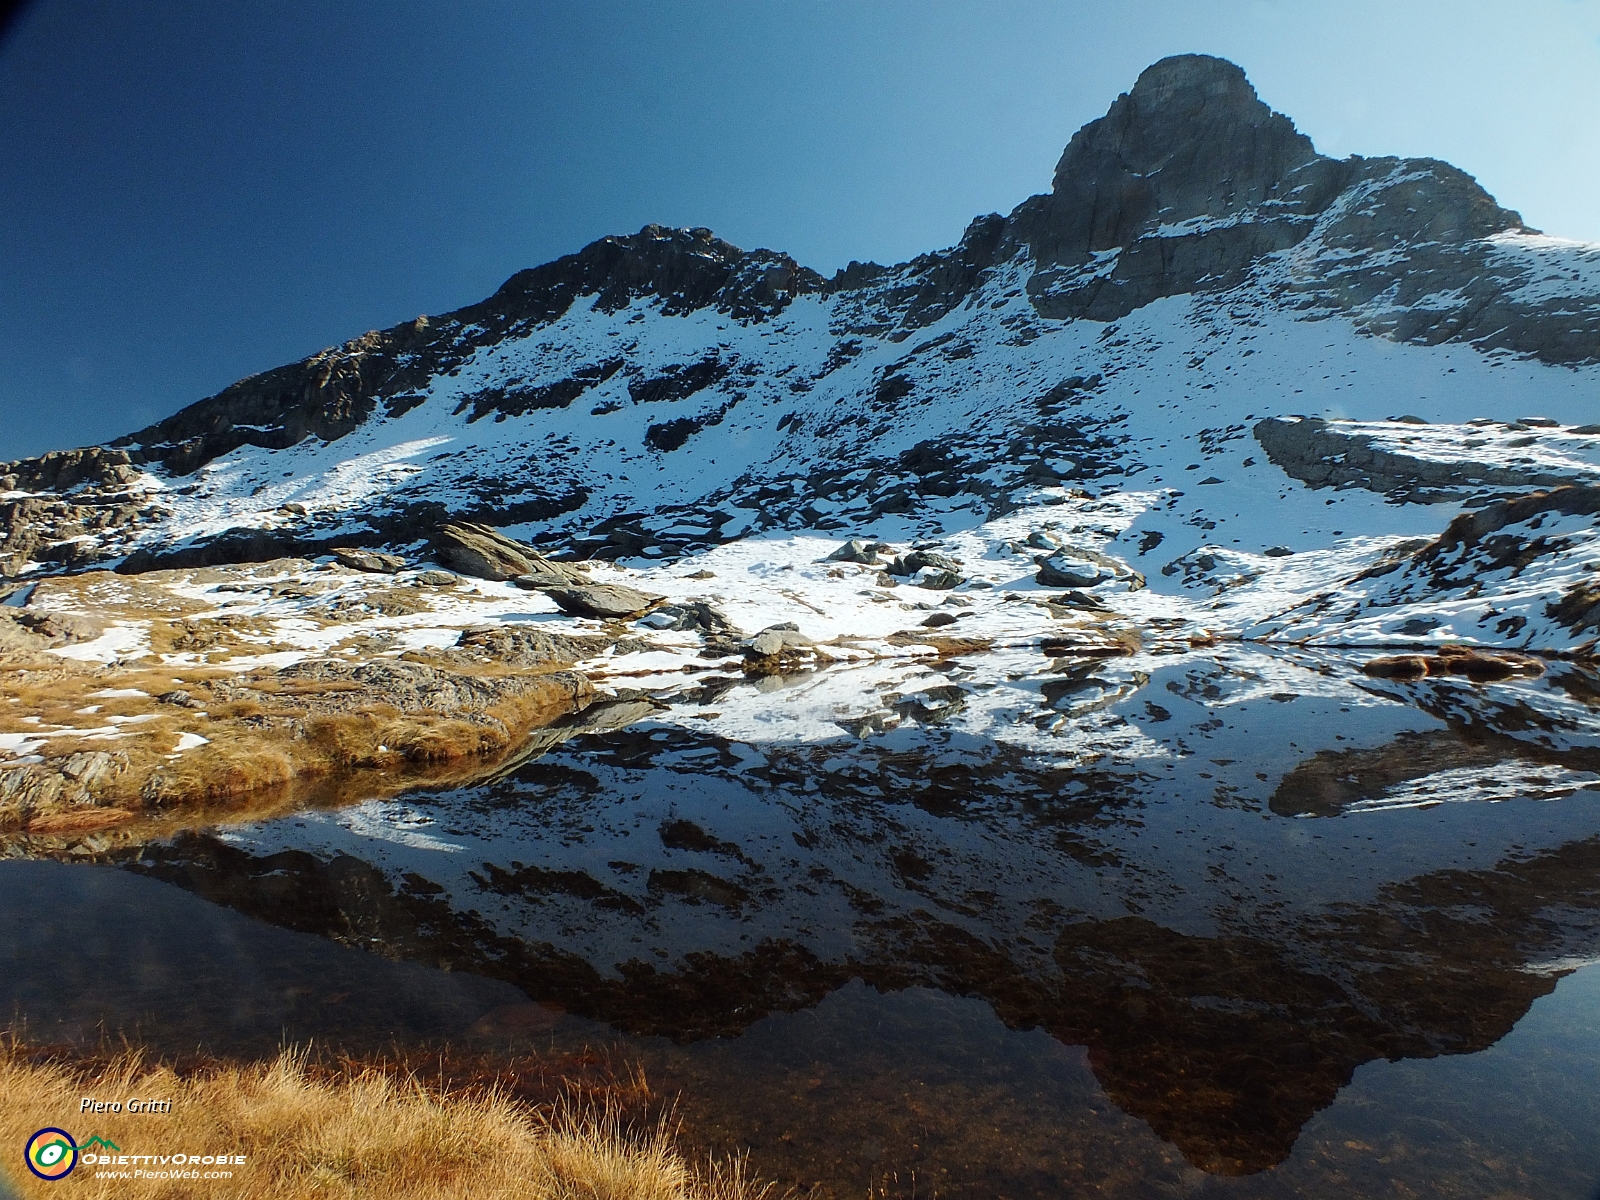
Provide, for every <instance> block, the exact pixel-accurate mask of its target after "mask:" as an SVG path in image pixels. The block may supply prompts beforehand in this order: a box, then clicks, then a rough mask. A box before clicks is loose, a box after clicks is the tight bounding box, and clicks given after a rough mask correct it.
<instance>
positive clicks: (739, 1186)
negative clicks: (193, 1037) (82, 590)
mask: <svg viewBox="0 0 1600 1200" xmlns="http://www.w3.org/2000/svg"><path fill="white" fill-rule="evenodd" d="M0 1094H3V1095H4V1096H5V1103H4V1105H3V1106H0V1145H5V1146H10V1147H18V1148H20V1147H21V1146H23V1145H24V1144H25V1143H26V1141H27V1139H28V1138H29V1136H30V1135H31V1134H32V1133H33V1132H34V1130H36V1129H39V1128H41V1127H46V1126H55V1127H59V1128H62V1129H65V1130H67V1131H69V1132H70V1133H71V1134H72V1136H73V1137H74V1139H75V1140H76V1141H78V1142H79V1143H82V1142H86V1141H88V1139H89V1138H91V1137H101V1138H105V1139H107V1140H109V1141H111V1142H114V1143H116V1145H117V1146H118V1147H119V1148H120V1150H121V1152H122V1153H123V1154H127V1155H136V1154H138V1155H143V1154H152V1155H162V1154H166V1155H171V1154H175V1153H177V1154H187V1153H190V1152H198V1153H200V1154H213V1155H215V1154H233V1155H238V1154H242V1155H244V1156H245V1157H246V1162H245V1163H244V1165H242V1166H239V1165H232V1166H229V1167H226V1168H221V1169H227V1170H231V1171H232V1172H233V1177H232V1178H231V1179H227V1180H217V1179H193V1180H174V1179H164V1180H162V1179H153V1180H152V1179H145V1180H128V1179H122V1178H110V1177H108V1176H107V1174H104V1173H103V1172H106V1173H108V1172H112V1171H130V1170H133V1169H134V1167H133V1166H132V1165H131V1164H130V1165H128V1166H123V1165H121V1164H117V1165H113V1166H106V1167H102V1166H100V1165H99V1164H88V1163H80V1165H79V1166H78V1167H77V1168H76V1169H75V1170H74V1171H73V1173H72V1177H71V1178H72V1183H71V1184H70V1185H68V1186H69V1187H70V1188H71V1190H72V1194H73V1195H77V1196H84V1197H93V1198H100V1197H106V1198H109V1197H113V1196H115V1197H122V1196H127V1195H139V1196H149V1197H159V1198H161V1200H188V1198H189V1197H195V1198H200V1197H212V1196H229V1197H235V1196H237V1197H284V1198H292V1197H302V1196H306V1197H309V1196H315V1197H319V1198H324V1197H325V1198H330V1200H332V1198H338V1200H344V1198H354V1197H375V1198H377V1197H381V1198H383V1200H453V1198H456V1197H460V1198H462V1200H465V1198H466V1197H473V1198H474V1200H478V1198H483V1200H493V1198H498V1197H508V1198H509V1197H519V1198H532V1200H760V1198H761V1197H766V1196H770V1195H771V1188H770V1186H767V1187H757V1186H754V1185H752V1184H751V1183H749V1182H747V1181H746V1180H745V1179H744V1178H743V1175H742V1172H741V1165H740V1164H739V1163H737V1162H733V1163H726V1164H712V1165H711V1166H710V1167H709V1168H708V1169H706V1170H704V1171H702V1170H698V1169H696V1168H695V1167H693V1166H692V1165H691V1164H690V1163H689V1162H688V1161H687V1160H686V1159H685V1158H684V1157H683V1155H682V1154H681V1153H680V1152H679V1150H678V1149H677V1147H676V1146H675V1144H674V1140H673V1137H672V1133H671V1130H670V1129H669V1128H668V1127H666V1126H664V1125H656V1126H654V1127H647V1128H646V1129H644V1130H643V1131H642V1132H641V1131H637V1130H630V1129H628V1128H625V1127H624V1126H623V1124H622V1123H621V1122H620V1121H619V1120H618V1119H617V1118H616V1117H615V1115H614V1114H613V1115H610V1116H607V1115H606V1113H605V1112H604V1111H599V1112H597V1111H594V1110H587V1111H586V1110H583V1109H581V1108H579V1107H577V1106H575V1105H558V1106H556V1107H555V1108H554V1109H553V1110H552V1109H551V1108H549V1107H543V1108H541V1107H534V1106H530V1105H527V1104H524V1103H520V1102H518V1101H517V1100H516V1099H514V1098H513V1097H512V1096H511V1095H509V1094H508V1093H507V1092H506V1091H504V1090H501V1089H498V1088H491V1089H488V1090H483V1089H462V1090H450V1089H448V1088H443V1087H430V1086H427V1085H425V1084H424V1083H423V1082H422V1081H421V1080H420V1079H419V1078H418V1077H417V1076H415V1075H401V1076H396V1075H394V1074H392V1073H388V1072H384V1071H381V1070H377V1069H364V1070H359V1071H354V1072H350V1073H345V1074H342V1075H341V1074H333V1075H328V1074H327V1073H324V1072H319V1071H317V1070H314V1069H313V1068H312V1067H311V1065H310V1064H309V1063H308V1061H307V1060H306V1058H305V1057H304V1056H303V1055H300V1054H296V1053H292V1052H286V1053H284V1054H282V1055H280V1056H279V1057H278V1058H277V1059H276V1060H275V1061H273V1062H270V1063H261V1064H248V1065H222V1066H213V1067H210V1068H208V1069H203V1070H200V1071H197V1072H193V1073H184V1074H179V1073H176V1072H174V1071H173V1070H171V1069H170V1068H167V1067H160V1066H157V1067H150V1066H147V1065H145V1064H144V1062H143V1061H142V1060H141V1059H140V1057H139V1056H138V1055H137V1054H127V1055H123V1056H121V1057H119V1058H117V1059H115V1060H113V1061H112V1062H111V1063H110V1064H109V1065H106V1066H102V1067H100V1068H98V1069H94V1070H86V1069H82V1068H78V1069H74V1068H72V1067H70V1066H66V1065H63V1064H60V1063H50V1062H44V1063H39V1062H32V1061H29V1060H28V1059H27V1057H26V1056H24V1055H23V1054H21V1053H18V1052H16V1051H15V1050H13V1051H12V1052H11V1053H10V1054H9V1055H6V1056H0ZM84 1096H95V1097H98V1098H100V1099H102V1100H110V1099H114V1098H117V1099H123V1100H125V1099H126V1098H128V1097H140V1098H160V1099H168V1100H171V1101H172V1105H171V1112H170V1113H155V1114H145V1113H138V1114H133V1113H129V1112H126V1111H124V1112H122V1113H109V1112H108V1113H102V1114H98V1115H89V1114H80V1111H79V1105H80V1102H81V1098H82V1097H84ZM108 1153H109V1152H108ZM19 1157H20V1155H16V1154H13V1155H12V1157H9V1158H7V1159H6V1160H5V1164H4V1170H5V1171H6V1172H7V1173H8V1174H9V1176H10V1178H11V1180H12V1181H13V1182H14V1184H15V1185H16V1187H17V1190H18V1191H19V1193H20V1194H21V1195H22V1196H25V1197H38V1198H41V1200H42V1198H44V1197H48V1196H54V1195H57V1194H58V1193H59V1188H57V1187H56V1185H55V1184H52V1183H46V1182H44V1181H42V1180H37V1179H35V1178H33V1176H32V1175H31V1174H30V1173H29V1172H28V1171H27V1169H26V1168H25V1166H23V1165H22V1164H21V1163H20V1162H19V1161H14V1160H15V1159H16V1158H19ZM141 1165H143V1166H144V1168H145V1169H147V1170H161V1169H163V1168H162V1167H161V1166H160V1165H158V1164H141ZM167 1169H172V1168H171V1167H170V1166H169V1167H168V1168H167ZM216 1169H218V1168H216V1167H214V1166H213V1167H206V1166H201V1167H200V1168H199V1170H200V1171H201V1172H202V1173H203V1172H204V1171H206V1170H216ZM52 1188H55V1189H56V1190H54V1191H52Z"/></svg>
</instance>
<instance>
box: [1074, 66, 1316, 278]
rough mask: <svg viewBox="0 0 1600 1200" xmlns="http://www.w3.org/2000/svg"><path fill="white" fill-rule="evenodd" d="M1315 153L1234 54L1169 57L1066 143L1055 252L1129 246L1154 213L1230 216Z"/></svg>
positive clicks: (1265, 195) (1180, 217) (1163, 216)
mask: <svg viewBox="0 0 1600 1200" xmlns="http://www.w3.org/2000/svg"><path fill="white" fill-rule="evenodd" d="M1318 157H1319V155H1318V154H1317V152H1316V149H1315V148H1314V147H1313V146H1312V144H1311V139H1310V138H1308V137H1306V136H1305V135H1304V134H1301V133H1299V132H1298V131H1296V129H1295V127H1294V122H1293V121H1291V120H1289V118H1288V117H1286V116H1283V115H1282V114H1281V113H1276V112H1273V111H1272V109H1271V108H1269V107H1268V106H1267V105H1266V104H1264V103H1262V101H1261V100H1260V98H1259V97H1257V95H1256V91H1255V88H1253V87H1251V86H1250V81H1249V80H1248V79H1247V78H1246V77H1245V73H1244V72H1243V71H1242V70H1240V69H1239V68H1238V67H1237V66H1235V65H1234V64H1233V63H1231V62H1228V61H1227V60H1226V59H1221V58H1212V57H1210V56H1209V55H1204V54H1184V55H1178V56H1176V57H1173V58H1164V59H1162V60H1161V61H1160V62H1158V63H1156V64H1154V65H1153V66H1151V67H1148V68H1146V69H1145V71H1144V72H1143V73H1142V74H1141V75H1140V76H1139V79H1138V81H1137V82H1136V83H1135V84H1134V86H1133V90H1132V91H1130V92H1126V93H1124V94H1123V95H1121V96H1118V97H1117V99H1116V100H1115V101H1114V102H1113V103H1112V105H1111V108H1110V109H1109V110H1108V111H1107V112H1106V115H1105V116H1103V117H1101V118H1100V119H1099V120H1097V121H1091V122H1089V124H1087V125H1085V126H1084V127H1083V128H1082V129H1080V130H1079V131H1078V132H1077V133H1076V134H1074V135H1073V137H1072V141H1071V142H1069V143H1068V145H1067V148H1066V151H1065V152H1064V153H1063V154H1062V156H1061V161H1060V162H1059V163H1058V164H1057V166H1056V173H1055V180H1054V183H1053V186H1052V189H1051V191H1052V195H1053V197H1054V198H1055V201H1056V203H1055V205H1054V207H1055V209H1056V211H1057V218H1056V219H1055V220H1053V221H1052V222H1051V225H1052V226H1053V229H1052V233H1053V234H1054V235H1055V237H1054V238H1053V239H1052V240H1053V241H1054V242H1055V246H1054V247H1053V250H1054V253H1053V254H1052V255H1051V257H1053V258H1056V260H1057V261H1068V260H1070V259H1072V258H1073V257H1081V256H1085V255H1088V254H1091V253H1094V252H1095V251H1099V250H1108V249H1111V248H1113V247H1116V246H1123V245H1127V243H1128V241H1129V240H1130V239H1131V238H1132V237H1133V236H1134V235H1135V232H1136V231H1137V230H1139V229H1140V228H1141V227H1143V226H1145V225H1146V224H1147V223H1149V222H1150V221H1152V220H1154V219H1157V218H1159V219H1160V220H1161V221H1162V222H1163V223H1166V224H1176V223H1178V222H1181V221H1185V220H1189V219H1191V218H1194V217H1201V216H1212V217H1222V216H1229V215H1232V214H1233V213H1235V212H1237V211H1238V210H1239V209H1241V208H1244V207H1246V206H1249V205H1254V204H1259V203H1261V202H1262V201H1263V200H1268V199H1272V198H1275V197H1277V196H1279V195H1280V194H1281V193H1282V190H1283V189H1282V187H1281V185H1282V183H1283V181H1284V179H1285V177H1286V176H1287V175H1288V174H1289V173H1290V172H1291V171H1293V170H1295V169H1296V168H1297V167H1302V166H1304V165H1306V164H1307V163H1310V162H1313V161H1315V160H1316V159H1317V158H1318Z"/></svg>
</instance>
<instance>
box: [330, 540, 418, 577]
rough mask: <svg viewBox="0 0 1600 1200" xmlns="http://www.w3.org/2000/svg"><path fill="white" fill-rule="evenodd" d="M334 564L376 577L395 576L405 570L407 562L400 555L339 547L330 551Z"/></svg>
mask: <svg viewBox="0 0 1600 1200" xmlns="http://www.w3.org/2000/svg"><path fill="white" fill-rule="evenodd" d="M328 553H329V554H331V555H333V560H334V562H336V563H338V564H339V565H340V566H341V567H349V568H350V569H351V570H352V571H370V572H371V573H372V574H374V575H393V574H394V573H395V572H396V571H403V570H405V566H406V560H405V559H403V558H401V557H400V556H399V555H398V554H384V553H383V552H382V551H381V550H357V549H352V548H349V547H343V546H341V547H339V548H337V549H334V550H330V551H328Z"/></svg>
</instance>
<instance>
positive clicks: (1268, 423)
mask: <svg viewBox="0 0 1600 1200" xmlns="http://www.w3.org/2000/svg"><path fill="white" fill-rule="evenodd" d="M1253 432H1254V433H1255V437H1256V441H1258V442H1260V443H1261V448H1262V449H1263V450H1265V451H1266V452H1267V457H1268V458H1269V459H1270V460H1271V461H1272V462H1273V464H1274V465H1276V466H1279V467H1281V468H1283V470H1284V472H1285V473H1286V474H1288V475H1291V476H1293V477H1294V478H1295V479H1298V480H1300V481H1301V482H1303V483H1306V484H1309V485H1310V486H1311V487H1314V488H1317V487H1362V488H1366V489H1368V490H1369V491H1374V492H1383V493H1385V494H1388V495H1394V496H1396V497H1398V498H1407V499H1445V498H1448V497H1449V496H1451V495H1455V496H1461V497H1465V496H1466V495H1468V494H1470V493H1472V492H1475V491H1482V490H1484V489H1485V488H1486V487H1495V486H1503V487H1516V488H1526V487H1547V488H1549V487H1565V486H1568V485H1572V484H1576V483H1579V482H1580V481H1581V480H1582V479H1583V476H1581V475H1577V474H1570V473H1569V474H1562V473H1559V472H1554V471H1537V470H1530V469H1521V468H1515V467H1503V466H1496V465H1494V464H1493V463H1487V462H1471V461H1448V462H1447V461H1441V460H1438V459H1428V458H1413V457H1410V456H1408V455H1405V454H1400V453H1396V452H1394V451H1392V450H1385V449H1382V448H1374V446H1373V445H1372V438H1371V437H1370V436H1369V435H1367V434H1360V433H1346V432H1344V431H1343V430H1341V429H1339V428H1338V427H1337V426H1335V425H1331V424H1329V422H1327V421H1324V420H1323V419H1322V418H1321V417H1299V418H1296V417H1288V418H1284V417H1268V418H1266V419H1265V420H1263V421H1260V422H1258V423H1257V425H1256V427H1255V429H1254V431H1253ZM1269 553H1270V551H1269Z"/></svg>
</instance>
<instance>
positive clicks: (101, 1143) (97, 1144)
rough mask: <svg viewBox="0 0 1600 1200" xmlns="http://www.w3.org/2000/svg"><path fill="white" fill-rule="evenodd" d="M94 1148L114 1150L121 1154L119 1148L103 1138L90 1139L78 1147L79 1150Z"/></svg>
mask: <svg viewBox="0 0 1600 1200" xmlns="http://www.w3.org/2000/svg"><path fill="white" fill-rule="evenodd" d="M96 1148H98V1149H101V1150H115V1151H116V1152H117V1153H118V1154H121V1153H122V1147H121V1146H119V1145H117V1144H116V1143H115V1142H108V1141H106V1139H105V1138H103V1137H92V1138H90V1139H89V1140H88V1141H87V1142H84V1143H83V1145H81V1146H79V1147H78V1149H79V1150H94V1149H96Z"/></svg>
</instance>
